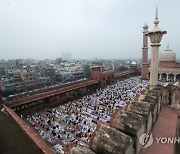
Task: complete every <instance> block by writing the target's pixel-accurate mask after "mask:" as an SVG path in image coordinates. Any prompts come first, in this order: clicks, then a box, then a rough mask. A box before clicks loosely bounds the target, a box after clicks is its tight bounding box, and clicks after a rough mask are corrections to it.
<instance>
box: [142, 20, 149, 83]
mask: <svg viewBox="0 0 180 154" xmlns="http://www.w3.org/2000/svg"><path fill="white" fill-rule="evenodd" d="M148 28H149V27H148V25H147V24H146V23H145V25H144V27H143V47H142V69H141V79H143V80H147V76H148V35H147V34H148Z"/></svg>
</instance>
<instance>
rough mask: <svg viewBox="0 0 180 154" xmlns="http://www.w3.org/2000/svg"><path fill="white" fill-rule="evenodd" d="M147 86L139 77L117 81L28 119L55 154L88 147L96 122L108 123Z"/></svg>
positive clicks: (29, 116) (30, 116)
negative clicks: (73, 148)
mask: <svg viewBox="0 0 180 154" xmlns="http://www.w3.org/2000/svg"><path fill="white" fill-rule="evenodd" d="M147 85H148V83H147V81H141V79H140V77H131V78H129V79H124V80H120V81H117V83H116V84H114V85H109V86H107V88H105V89H100V90H97V92H96V93H94V94H93V95H88V96H84V97H83V98H81V99H78V100H76V101H73V102H69V103H67V104H65V105H61V106H59V107H57V108H52V109H45V110H44V111H42V112H39V113H35V114H33V115H28V116H27V120H28V121H29V122H30V123H31V125H32V126H33V127H34V128H35V130H37V132H38V133H39V134H40V136H41V137H42V138H43V139H44V140H45V141H47V142H48V143H49V144H50V145H51V146H52V148H53V149H54V150H55V152H56V153H63V151H68V149H70V148H71V147H73V146H88V143H89V141H90V137H91V135H92V133H93V132H94V130H95V129H96V125H97V124H98V123H108V122H109V121H110V118H111V116H112V114H113V113H114V111H115V110H116V109H124V107H125V106H126V103H127V102H128V101H131V100H133V98H134V97H135V96H136V94H137V93H140V92H141V91H143V90H144V89H145V88H146V86H147ZM55 147H58V148H55Z"/></svg>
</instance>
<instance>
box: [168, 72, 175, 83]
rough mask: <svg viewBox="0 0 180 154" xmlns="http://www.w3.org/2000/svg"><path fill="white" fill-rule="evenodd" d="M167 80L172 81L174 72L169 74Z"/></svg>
mask: <svg viewBox="0 0 180 154" xmlns="http://www.w3.org/2000/svg"><path fill="white" fill-rule="evenodd" d="M169 81H174V74H172V73H170V74H169Z"/></svg>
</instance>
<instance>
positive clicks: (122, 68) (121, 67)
mask: <svg viewBox="0 0 180 154" xmlns="http://www.w3.org/2000/svg"><path fill="white" fill-rule="evenodd" d="M127 70H128V68H127V67H126V66H120V67H118V68H116V69H115V72H123V71H127Z"/></svg>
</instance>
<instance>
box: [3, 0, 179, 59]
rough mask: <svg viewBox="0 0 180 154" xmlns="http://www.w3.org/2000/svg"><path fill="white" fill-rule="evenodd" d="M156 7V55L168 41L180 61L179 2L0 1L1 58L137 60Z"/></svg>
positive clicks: (123, 0) (109, 0)
mask: <svg viewBox="0 0 180 154" xmlns="http://www.w3.org/2000/svg"><path fill="white" fill-rule="evenodd" d="M156 6H158V10H159V20H160V23H159V27H160V28H161V29H162V30H167V32H168V33H167V35H165V36H164V37H163V40H162V43H161V44H162V46H161V47H160V51H162V50H164V49H165V48H166V46H167V43H168V42H169V43H170V48H171V49H173V51H175V52H176V54H177V57H178V58H180V17H179V16H180V0H0V59H2V58H5V59H15V58H36V59H44V58H53V59H54V58H56V57H61V52H72V56H73V58H76V59H77V58H78V59H83V58H86V59H87V58H92V57H102V58H117V59H118V58H140V57H141V47H142V27H143V25H144V23H145V22H147V24H148V25H149V27H150V29H152V28H153V27H154V25H153V21H154V14H155V7H156ZM149 52H150V50H149Z"/></svg>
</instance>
